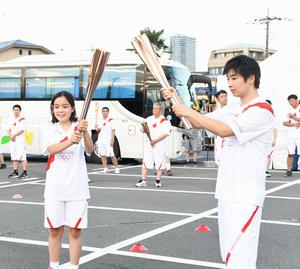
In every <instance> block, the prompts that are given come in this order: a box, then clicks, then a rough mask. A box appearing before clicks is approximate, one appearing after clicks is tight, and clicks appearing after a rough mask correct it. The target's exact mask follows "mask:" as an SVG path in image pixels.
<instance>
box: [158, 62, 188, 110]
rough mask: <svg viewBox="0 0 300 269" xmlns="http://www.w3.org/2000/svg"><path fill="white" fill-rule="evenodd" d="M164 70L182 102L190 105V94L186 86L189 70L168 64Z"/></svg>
mask: <svg viewBox="0 0 300 269" xmlns="http://www.w3.org/2000/svg"><path fill="white" fill-rule="evenodd" d="M164 71H165V74H166V77H167V78H168V80H169V83H170V85H171V86H172V87H174V88H175V89H176V90H177V93H178V95H179V96H180V98H181V99H182V101H183V103H184V104H185V105H187V106H189V107H190V106H192V101H191V96H190V93H189V90H188V87H187V82H188V79H189V77H190V72H189V71H188V70H187V69H183V68H178V67H169V66H166V67H165V68H164Z"/></svg>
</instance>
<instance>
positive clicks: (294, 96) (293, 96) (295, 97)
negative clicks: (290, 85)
mask: <svg viewBox="0 0 300 269" xmlns="http://www.w3.org/2000/svg"><path fill="white" fill-rule="evenodd" d="M287 99H288V100H290V99H295V100H297V99H298V96H297V95H296V94H291V95H289V96H288V98H287Z"/></svg>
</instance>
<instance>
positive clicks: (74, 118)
mask: <svg viewBox="0 0 300 269" xmlns="http://www.w3.org/2000/svg"><path fill="white" fill-rule="evenodd" d="M62 96H64V97H65V98H66V99H67V101H68V103H69V104H70V105H71V107H72V108H74V111H73V112H72V114H71V117H70V121H77V116H76V108H75V101H74V97H73V95H72V94H71V93H69V92H66V91H62V92H58V93H57V94H55V95H54V96H53V97H52V100H51V104H50V111H51V116H52V120H51V122H52V123H55V122H58V120H57V119H56V118H55V116H54V113H53V108H54V102H55V100H56V99H57V98H59V97H62Z"/></svg>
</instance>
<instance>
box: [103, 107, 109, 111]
mask: <svg viewBox="0 0 300 269" xmlns="http://www.w3.org/2000/svg"><path fill="white" fill-rule="evenodd" d="M104 109H106V110H107V111H108V112H109V108H108V107H107V106H104V107H102V109H101V111H103V110H104Z"/></svg>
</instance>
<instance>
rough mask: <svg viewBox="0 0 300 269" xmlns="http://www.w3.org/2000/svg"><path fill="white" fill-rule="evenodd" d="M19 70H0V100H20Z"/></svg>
mask: <svg viewBox="0 0 300 269" xmlns="http://www.w3.org/2000/svg"><path fill="white" fill-rule="evenodd" d="M20 78H21V69H1V70H0V98H1V99H6V98H21V80H20Z"/></svg>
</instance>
